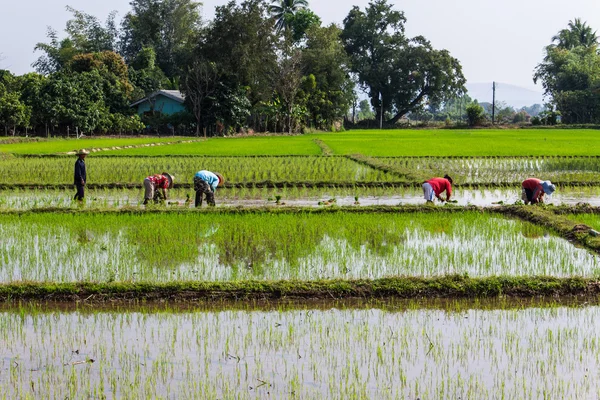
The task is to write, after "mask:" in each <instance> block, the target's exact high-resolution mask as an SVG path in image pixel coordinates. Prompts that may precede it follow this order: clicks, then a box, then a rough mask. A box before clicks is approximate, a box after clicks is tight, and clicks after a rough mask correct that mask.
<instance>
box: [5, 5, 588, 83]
mask: <svg viewBox="0 0 600 400" xmlns="http://www.w3.org/2000/svg"><path fill="white" fill-rule="evenodd" d="M1 3H2V7H1V10H2V18H1V19H0V53H2V58H3V59H2V60H1V61H0V68H2V69H9V70H11V71H12V72H13V73H15V74H23V73H25V72H29V71H32V70H33V69H32V68H31V63H33V62H34V61H35V60H36V58H37V56H38V55H37V54H34V52H33V48H34V46H35V44H36V43H37V42H44V41H46V27H47V26H52V27H53V28H54V29H56V30H58V31H59V32H61V33H62V30H63V29H64V26H65V22H66V21H67V20H68V19H69V17H70V14H69V13H68V12H67V11H66V10H65V6H66V5H67V4H68V5H70V6H72V7H74V8H76V9H79V10H82V11H85V12H87V13H89V14H92V15H95V16H97V17H98V18H99V19H100V20H102V21H104V20H105V19H106V17H107V16H108V13H109V12H110V11H111V10H117V11H118V12H119V18H120V17H122V16H123V15H125V13H127V11H129V9H130V6H129V0H102V1H90V0H21V1H18V0H1ZM225 3H226V1H224V0H206V1H205V2H204V7H203V14H204V18H205V19H212V16H213V15H214V8H215V6H216V5H222V4H225ZM392 3H394V4H396V8H397V9H400V10H403V11H404V12H405V15H406V17H407V20H408V22H407V24H406V29H407V34H408V35H409V36H411V37H412V36H416V35H423V36H425V37H426V38H428V39H429V40H430V41H431V42H432V44H433V46H434V47H435V48H438V49H441V48H445V49H447V50H449V51H450V53H451V54H452V55H453V56H454V57H456V58H458V59H459V60H460V61H461V64H462V66H463V72H464V74H465V76H466V78H467V80H468V82H470V83H476V82H491V81H497V82H503V83H509V84H513V85H518V86H523V87H526V88H530V89H537V90H540V88H539V87H536V86H535V85H534V84H533V81H532V78H531V77H532V74H533V69H534V68H535V66H536V64H538V63H539V62H540V61H541V59H542V57H543V48H544V46H546V45H548V44H549V43H550V39H551V37H552V36H553V35H555V34H556V33H557V32H558V31H559V30H560V29H562V28H564V27H566V25H567V23H568V22H569V20H572V19H574V18H582V19H583V20H584V21H587V23H588V24H589V25H590V26H591V27H592V28H593V29H595V30H598V31H600V5H599V4H598V0H570V1H565V0H503V1H498V0H453V1H449V0H404V1H398V0H393V1H392ZM352 4H354V5H357V6H359V7H361V9H363V8H364V7H365V6H366V5H367V4H368V0H352V1H350V2H349V1H344V0H320V1H317V0H312V1H310V7H311V9H312V10H313V11H314V12H315V13H316V14H317V15H319V16H320V17H321V19H322V20H323V22H324V23H326V24H328V23H331V22H335V23H338V24H340V25H341V23H342V20H343V19H344V17H345V16H346V15H347V14H348V12H349V11H350V9H351V5H352Z"/></svg>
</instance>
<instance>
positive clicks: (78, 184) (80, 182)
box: [73, 149, 90, 201]
mask: <svg viewBox="0 0 600 400" xmlns="http://www.w3.org/2000/svg"><path fill="white" fill-rule="evenodd" d="M75 154H77V156H78V158H77V161H75V177H74V178H73V183H74V184H75V188H76V189H77V193H75V200H77V201H83V198H84V197H85V191H84V188H85V182H86V180H87V175H86V173H85V161H84V160H85V156H87V155H88V154H90V152H89V151H86V150H85V149H81V150H79V151H78V152H77V153H75Z"/></svg>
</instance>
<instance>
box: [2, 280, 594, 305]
mask: <svg viewBox="0 0 600 400" xmlns="http://www.w3.org/2000/svg"><path fill="white" fill-rule="evenodd" d="M598 294H600V282H599V281H598V280H597V278H581V277H568V278H557V277H549V276H522V277H511V276H490V277H479V278H471V277H469V276H466V275H451V276H442V277H431V278H425V277H390V278H381V279H373V280H369V279H361V280H345V279H344V280H342V279H338V280H315V281H295V280H284V281H231V282H194V281H174V282H167V283H156V282H108V283H106V282H105V283H101V282H65V283H46V282H16V283H4V284H0V300H2V301H21V300H25V301H31V300H42V299H44V300H46V301H55V302H61V301H66V302H72V301H81V300H88V301H90V302H91V303H97V302H104V301H111V302H113V301H131V300H142V299H144V300H148V301H152V300H164V299H170V300H179V301H184V300H185V301H194V300H212V301H216V300H219V301H225V300H242V299H243V300H245V301H248V300H267V299H269V300H282V299H288V300H292V299H326V300H327V299H332V298H333V299H353V298H358V299H381V298H407V299H419V298H425V299H432V298H480V299H481V298H495V297H501V296H502V297H504V296H508V297H523V298H525V297H527V298H530V297H531V298H533V297H539V296H547V297H554V296H592V297H594V296H596V295H598Z"/></svg>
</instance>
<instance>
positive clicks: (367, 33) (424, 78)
mask: <svg viewBox="0 0 600 400" xmlns="http://www.w3.org/2000/svg"><path fill="white" fill-rule="evenodd" d="M405 22H406V18H405V17H404V13H402V12H400V11H395V10H393V9H392V5H390V4H388V3H387V0H374V1H373V2H371V3H369V6H368V7H367V8H366V9H365V11H364V12H363V11H361V10H360V9H359V8H358V7H354V8H353V9H352V10H351V11H350V13H349V14H348V16H347V17H346V18H345V19H344V29H343V31H342V41H343V43H344V46H345V49H346V52H347V53H348V56H349V57H350V60H351V68H352V72H354V73H355V74H356V75H357V77H358V82H359V84H360V85H361V86H362V87H363V88H364V89H366V91H367V94H368V96H369V98H370V100H371V105H372V106H373V108H374V109H375V110H376V112H377V118H380V114H381V112H382V111H383V112H392V117H391V118H390V119H389V120H388V121H387V122H388V123H392V124H393V123H396V122H397V121H398V120H399V119H400V118H402V117H403V116H404V115H406V114H407V113H409V112H411V111H416V110H418V109H419V108H420V107H422V106H423V105H424V104H425V103H426V102H427V101H431V102H441V101H443V100H444V99H447V98H452V97H455V96H457V95H459V94H461V93H463V92H465V91H466V90H465V88H464V84H465V83H466V80H465V78H464V76H463V74H462V68H461V65H460V63H459V61H458V60H457V59H455V58H453V57H451V56H450V53H449V52H448V51H446V50H435V49H433V47H432V46H431V44H430V43H429V42H428V41H427V40H426V39H425V38H423V37H421V36H417V37H415V38H413V39H408V38H406V37H405V35H404V23H405ZM382 102H383V104H382Z"/></svg>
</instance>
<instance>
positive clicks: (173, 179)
mask: <svg viewBox="0 0 600 400" xmlns="http://www.w3.org/2000/svg"><path fill="white" fill-rule="evenodd" d="M161 175H162V176H164V177H166V178H167V179H168V180H169V189H170V188H172V187H173V182H174V181H175V177H174V176H173V175H171V174H169V173H168V172H163V173H162V174H161Z"/></svg>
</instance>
